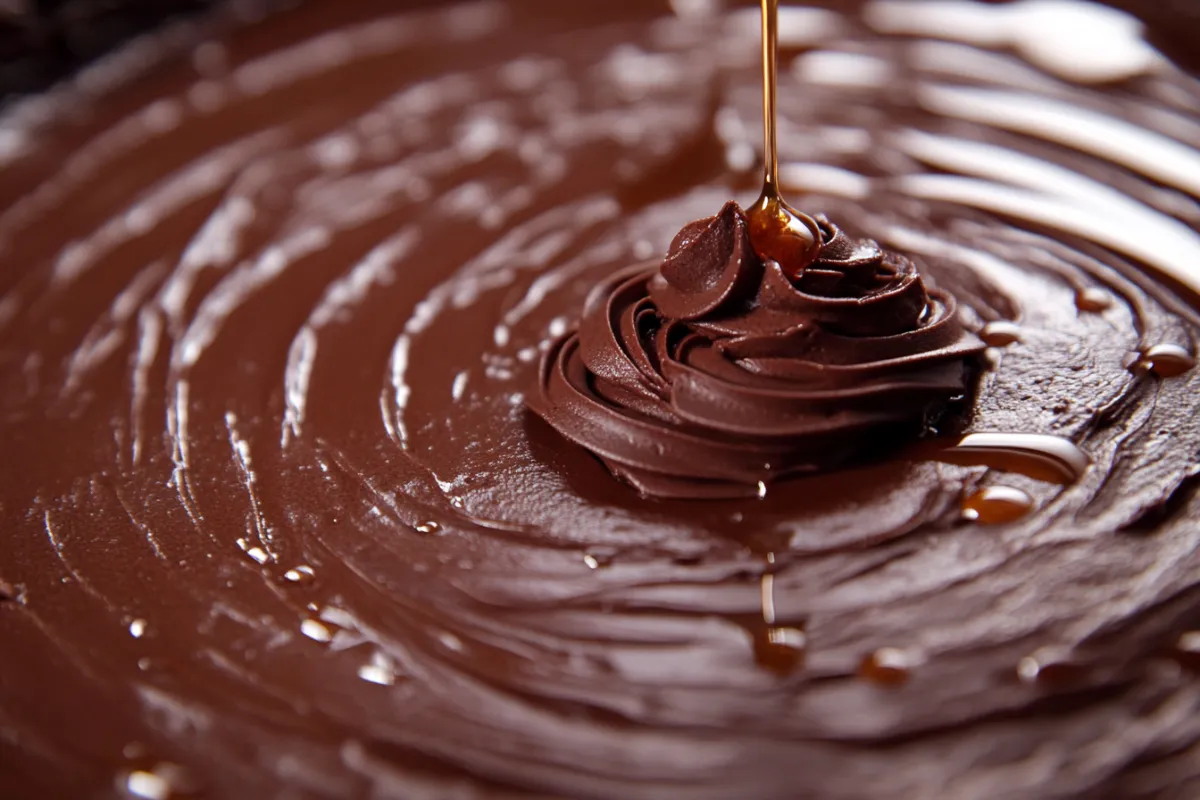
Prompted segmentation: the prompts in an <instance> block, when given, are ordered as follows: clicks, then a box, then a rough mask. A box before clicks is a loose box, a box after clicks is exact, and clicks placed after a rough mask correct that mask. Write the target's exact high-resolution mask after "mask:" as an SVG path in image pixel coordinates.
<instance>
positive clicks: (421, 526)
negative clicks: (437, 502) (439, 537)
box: [413, 520, 442, 535]
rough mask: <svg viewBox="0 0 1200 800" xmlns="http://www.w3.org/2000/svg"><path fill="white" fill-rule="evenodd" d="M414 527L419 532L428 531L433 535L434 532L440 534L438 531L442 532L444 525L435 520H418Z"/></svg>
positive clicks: (427, 532)
mask: <svg viewBox="0 0 1200 800" xmlns="http://www.w3.org/2000/svg"><path fill="white" fill-rule="evenodd" d="M413 527H414V528H415V529H416V531H417V533H426V534H431V535H432V534H438V533H441V532H442V526H441V525H439V524H438V523H437V522H434V521H433V520H427V521H425V522H418V523H417V524H416V525H414V526H413Z"/></svg>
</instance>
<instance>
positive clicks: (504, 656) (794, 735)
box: [0, 0, 1200, 800]
mask: <svg viewBox="0 0 1200 800" xmlns="http://www.w3.org/2000/svg"><path fill="white" fill-rule="evenodd" d="M1130 1H1131V0H1130ZM714 5H715V4H712V3H694V2H674V3H671V4H669V5H668V4H660V3H656V2H649V1H648V0H572V1H571V2H569V3H565V2H562V0H487V1H485V2H474V3H432V2H426V1H425V0H419V1H418V0H412V1H411V2H403V3H398V2H397V0H359V2H355V3H338V2H333V0H309V2H305V3H303V4H301V5H300V7H298V8H297V9H296V10H294V11H292V12H288V13H286V14H283V15H281V16H278V17H275V18H273V19H271V20H270V21H269V23H267V24H265V25H261V26H253V25H252V26H249V27H244V21H243V22H242V23H240V24H241V25H242V26H243V27H239V28H237V29H236V30H230V29H224V30H222V29H219V28H217V29H214V28H211V27H210V28H197V27H195V26H194V25H190V26H189V25H184V26H182V27H176V28H171V29H168V30H165V31H163V32H162V33H161V34H160V35H158V36H156V37H153V38H151V39H149V40H144V41H139V42H134V43H131V46H130V47H129V48H127V49H126V50H125V51H124V52H123V53H121V54H119V56H118V57H117V58H115V59H113V60H110V61H107V62H104V63H102V64H100V65H98V66H97V67H95V68H93V69H92V70H91V71H89V72H86V73H84V74H83V75H81V76H80V77H79V79H78V80H77V81H76V82H74V83H73V84H72V85H70V86H65V87H62V88H61V89H59V90H56V91H54V92H51V93H49V94H47V95H46V96H44V97H40V98H36V99H34V100H31V101H30V102H28V103H26V104H24V105H20V106H15V107H13V108H11V109H8V110H6V111H5V112H4V114H3V116H2V117H0V169H2V170H3V177H2V178H0V264H2V265H3V267H2V268H0V536H2V537H3V542H2V546H0V653H2V654H3V655H2V657H0V793H3V792H9V793H11V794H15V795H17V796H22V797H62V796H67V797H97V796H98V797H105V796H114V795H116V796H120V795H129V794H132V793H133V792H132V790H131V787H132V788H133V789H137V790H139V791H141V793H142V794H143V795H145V794H146V793H147V790H149V789H153V790H154V791H155V792H156V793H159V794H161V793H162V791H167V792H170V793H174V794H176V795H181V796H187V794H189V793H191V794H198V795H200V796H202V797H203V796H206V795H207V796H211V797H218V798H240V797H288V796H291V797H303V798H308V797H316V798H325V797H380V798H384V797H403V798H423V797H430V798H443V797H456V796H458V797H481V798H492V797H495V798H506V797H507V798H511V797H514V796H516V797H523V796H524V797H527V796H533V797H538V796H549V797H562V796H578V797H586V798H610V797H620V798H628V799H629V800H640V799H641V798H656V799H657V798H664V797H666V798H671V797H678V798H689V800H728V798H731V797H753V798H763V799H764V800H776V799H778V800H783V799H784V798H792V797H795V796H796V795H798V794H804V793H807V794H810V795H815V796H821V797H834V798H859V797H889V798H903V800H909V799H910V798H928V797H930V796H940V797H952V798H961V800H1027V799H1028V798H1031V797H1054V798H1094V797H1105V796H1108V797H1119V798H1162V797H1167V798H1172V800H1173V799H1174V798H1188V799H1189V800H1190V798H1194V797H1196V796H1197V794H1198V793H1200V789H1198V786H1200V783H1198V782H1200V770H1198V768H1197V764H1200V758H1198V754H1200V682H1198V681H1197V678H1196V672H1195V671H1194V669H1195V667H1194V665H1195V661H1194V656H1189V655H1188V647H1189V646H1190V644H1189V643H1191V642H1192V641H1193V639H1192V638H1188V637H1187V634H1188V633H1189V632H1193V631H1195V630H1198V629H1200V528H1198V527H1197V525H1196V524H1195V520H1196V519H1197V518H1198V517H1200V495H1198V493H1197V488H1198V486H1200V479H1198V478H1197V470H1196V463H1197V461H1196V453H1197V450H1198V448H1200V421H1198V420H1200V406H1198V404H1200V399H1198V398H1200V373H1198V372H1197V370H1195V369H1191V370H1185V371H1182V372H1181V373H1180V374H1178V375H1176V376H1174V377H1169V378H1165V377H1160V376H1159V375H1158V374H1157V373H1155V372H1154V371H1153V370H1143V369H1133V370H1131V369H1130V368H1129V367H1130V366H1131V365H1133V364H1135V363H1139V362H1141V361H1144V360H1145V355H1146V354H1148V353H1151V352H1168V353H1171V352H1174V353H1176V354H1178V353H1183V354H1184V355H1191V356H1193V357H1194V355H1195V353H1196V344H1197V338H1198V337H1200V315H1198V313H1197V311H1196V308H1197V304H1196V301H1195V299H1194V298H1195V294H1196V290H1197V289H1200V276H1198V275H1197V273H1196V267H1195V265H1196V264H1200V211H1198V208H1200V123H1197V116H1196V115H1197V110H1198V109H1200V85H1198V84H1197V82H1196V79H1195V77H1194V76H1193V75H1191V74H1189V73H1188V72H1187V71H1185V70H1184V69H1181V68H1179V67H1178V66H1176V65H1175V64H1174V63H1173V62H1171V61H1170V60H1168V59H1167V58H1165V57H1164V56H1163V54H1161V53H1159V52H1158V51H1157V50H1155V49H1154V47H1152V46H1151V45H1150V44H1148V43H1147V41H1146V39H1145V38H1144V37H1143V36H1142V35H1141V33H1140V32H1139V29H1138V26H1137V24H1136V22H1134V21H1132V20H1131V19H1130V18H1128V17H1124V16H1118V17H1117V18H1115V19H1114V18H1112V17H1111V16H1108V15H1105V14H1104V13H1103V9H1099V8H1098V7H1096V6H1094V5H1092V4H1089V3H1079V2H1075V3H1072V2H1066V3H1063V2H1056V3H1042V2H1032V1H1031V0H1026V2H1018V3H1012V4H993V3H988V4H979V3H973V2H971V3H967V2H953V0H950V1H949V2H947V0H941V1H940V2H930V3H924V2H918V3H914V2H904V3H898V2H894V1H893V2H879V1H878V0H876V1H874V2H866V3H859V2H857V0H856V1H855V2H845V3H840V2H836V1H835V0H831V1H830V2H828V3H826V4H825V5H826V6H827V7H826V8H813V7H807V8H799V7H787V8H785V9H783V13H782V19H781V54H782V57H783V62H782V64H783V73H782V74H781V81H780V94H779V97H780V104H781V109H780V110H781V115H782V129H781V136H780V145H781V183H782V186H783V189H784V190H785V191H786V193H787V195H788V196H789V197H792V198H795V199H796V200H797V202H798V204H800V205H803V207H804V208H806V209H812V210H813V211H814V212H815V211H821V212H823V213H825V214H826V215H827V217H828V218H829V219H830V220H835V221H837V222H838V223H839V224H843V225H845V226H846V228H847V230H850V231H853V233H854V234H855V236H863V237H869V238H871V239H873V240H874V241H877V242H878V243H879V244H880V246H881V247H882V248H883V249H884V250H886V251H891V252H896V253H904V254H907V255H909V256H910V257H912V258H913V259H914V260H919V263H920V268H921V275H922V276H923V279H924V280H927V281H928V282H929V286H931V287H932V286H936V287H938V289H939V290H940V291H944V292H947V293H948V294H950V295H953V296H954V297H955V298H957V300H958V314H959V316H960V318H961V319H962V324H963V325H964V327H966V328H967V329H968V330H970V331H976V330H978V331H980V332H981V333H982V332H983V331H985V330H986V329H987V326H988V325H993V326H994V325H995V324H996V323H1000V322H1004V323H1008V324H1010V325H1011V326H1013V327H1015V328H1016V331H1015V333H1014V334H1013V335H1012V336H1010V337H1009V339H1010V343H1009V344H1007V345H1006V346H1003V347H999V346H997V347H989V348H988V350H987V351H986V353H985V354H984V356H983V363H984V369H983V371H982V374H981V378H980V387H979V391H978V393H977V396H978V400H977V402H976V403H975V405H974V410H973V414H972V415H971V417H970V419H969V427H968V431H970V432H984V433H990V432H1012V431H1016V432H1024V433H1030V434H1053V435H1057V436H1061V437H1066V438H1068V439H1070V440H1071V441H1072V442H1074V443H1075V444H1076V445H1077V446H1078V447H1079V448H1081V449H1082V450H1084V451H1085V452H1086V454H1087V455H1088V457H1089V458H1090V462H1091V466H1090V467H1089V468H1087V469H1086V470H1084V471H1083V474H1082V475H1081V476H1080V477H1079V479H1078V480H1076V481H1073V482H1068V483H1067V484H1066V485H1060V484H1058V483H1054V482H1050V481H1042V480H1036V479H1035V478H1033V477H1029V476H1025V475H1022V474H1017V473H1014V472H1010V471H1003V470H989V469H985V468H982V467H978V466H970V465H967V466H962V465H951V464H941V463H936V462H924V461H922V462H899V461H892V460H888V459H885V460H882V461H879V462H875V463H871V464H868V465H864V466H861V467H854V468H849V469H846V470H843V471H839V472H835V473H822V474H817V475H812V476H797V477H796V478H794V479H792V480H790V481H788V482H786V483H779V484H777V485H775V486H772V487H770V490H769V491H768V492H767V495H766V497H764V498H762V499H758V498H754V499H749V500H747V499H741V498H736V499H729V500H712V501H708V502H703V503H701V502H694V501H690V500H686V499H683V500H672V499H655V498H641V497H639V496H638V494H637V492H634V491H632V490H630V489H629V487H628V486H625V485H623V484H621V483H620V482H619V481H617V480H614V479H613V477H612V476H611V475H610V474H609V472H608V471H607V470H606V469H605V467H604V466H603V465H602V464H600V463H599V462H597V460H596V459H595V458H593V457H592V456H591V455H589V454H588V453H587V452H586V451H585V450H584V449H583V448H579V447H574V446H570V445H569V444H568V443H565V442H564V441H563V440H562V438H561V436H559V435H558V434H557V433H556V432H555V431H554V430H553V429H550V428H548V427H547V426H546V425H545V424H544V423H542V422H541V421H540V420H539V419H537V418H536V417H535V416H534V415H531V414H530V413H529V412H528V410H527V409H526V408H525V401H526V399H527V398H526V397H525V396H524V395H525V393H526V391H527V389H528V387H529V386H531V385H535V384H536V381H537V374H538V364H539V359H540V356H541V354H542V352H543V351H544V350H545V349H548V348H549V347H550V346H551V344H552V342H554V341H556V340H558V338H560V337H561V336H562V335H563V334H565V333H567V332H568V330H569V328H570V326H571V324H572V323H573V320H576V319H578V318H579V314H580V311H581V310H582V309H583V308H584V307H585V304H586V297H587V295H588V293H589V292H590V291H591V290H592V289H593V287H595V286H596V285H598V284H600V283H602V282H604V281H606V280H608V279H609V278H610V277H611V276H612V275H613V274H614V273H615V272H617V271H619V270H621V269H623V268H625V267H627V266H628V265H631V264H639V263H645V262H647V260H650V259H656V258H657V257H659V256H661V255H662V254H663V253H665V252H667V250H668V247H669V245H670V242H671V240H672V237H673V236H674V235H675V234H676V233H677V232H678V231H679V230H680V229H681V228H682V227H683V226H684V225H686V224H687V223H688V222H689V221H690V220H694V219H698V218H701V217H704V216H707V215H710V214H712V213H713V211H714V210H715V209H719V208H720V207H721V205H722V204H723V203H724V202H726V201H727V200H729V199H730V198H731V197H734V198H738V199H739V200H741V201H743V203H745V202H749V201H751V200H753V198H754V196H755V195H756V194H757V192H758V190H759V188H760V181H759V176H758V174H757V169H756V168H755V165H756V163H757V158H756V157H755V156H754V149H753V148H754V146H755V144H756V143H757V141H758V139H759V135H758V134H759V130H758V120H759V116H760V111H761V108H760V105H759V95H760V92H759V89H760V84H759V70H758V67H759V62H758V49H757V48H758V21H757V11H756V9H750V10H749V11H747V10H745V9H730V10H728V11H725V10H721V9H716V10H713V9H714ZM1139 5H1141V6H1148V5H1154V6H1155V8H1156V9H1157V10H1158V11H1160V12H1161V13H1164V14H1165V13H1166V12H1165V11H1162V9H1165V8H1166V5H1164V4H1146V3H1141V4H1139ZM706 9H708V10H710V11H712V13H711V14H710V13H707V12H706ZM947 9H952V10H953V11H954V20H956V23H955V25H954V26H953V27H952V28H947V27H945V26H944V25H940V23H941V22H944V21H945V20H946V18H947V17H946V16H945V14H946V12H947ZM1064 15H1065V16H1064ZM1030 20H1032V21H1033V22H1034V23H1036V25H1035V24H1031V23H1030ZM1018 22H1019V23H1020V24H1018ZM939 25H940V26H939ZM1034 34H1036V35H1034ZM1079 42H1084V43H1086V46H1079V45H1078V43H1079ZM1097 52H1099V53H1103V54H1104V56H1105V57H1104V59H1102V63H1099V64H1092V65H1091V68H1090V69H1089V68H1088V67H1089V63H1088V61H1087V56H1088V55H1089V54H1093V53H1097ZM747 153H749V157H747ZM898 271H902V270H901V269H900V268H899V267H898ZM694 289H695V290H701V289H702V287H690V288H689V292H691V293H695V292H694V291H693V290H694ZM645 291H646V293H647V294H649V293H650V291H651V289H650V287H649V286H647V288H646V290H645ZM930 291H931V293H932V292H933V291H934V290H932V289H931V290H930ZM931 296H933V297H934V298H936V294H932V295H931ZM658 297H659V299H660V300H661V299H662V298H663V297H664V295H663V294H659V295H658ZM656 302H657V301H656ZM705 319H707V317H706V318H705ZM702 321H703V320H702ZM688 324H691V323H688ZM704 324H708V322H704ZM872 335H873V334H872ZM1166 346H1170V347H1171V348H1174V349H1170V350H1163V349H1162V348H1163V347H1166ZM1156 347H1159V348H1160V349H1159V350H1157V351H1156V350H1155V348H1156ZM993 487H994V488H996V489H1001V488H1005V489H1008V490H1015V491H1017V492H1019V493H1021V494H1022V495H1023V496H1025V497H1027V498H1028V500H1029V505H1030V509H1029V510H1028V512H1027V513H1025V514H1023V515H1021V516H1018V517H1016V518H1014V519H1012V520H1010V521H1009V522H1006V523H1004V524H997V525H993V526H982V525H978V524H966V523H964V521H963V519H962V507H963V501H964V498H965V497H969V496H973V495H975V494H976V493H977V492H979V491H981V490H984V489H987V488H993ZM1009 494H1010V495H1011V494H1012V492H1011V491H1010V493H1009ZM864 662H866V663H865V666H866V667H868V668H867V669H864ZM764 665H766V666H768V667H769V668H767V669H764ZM164 786H165V787H167V788H166V789H164V788H163V787H164ZM160 790H161V791H160Z"/></svg>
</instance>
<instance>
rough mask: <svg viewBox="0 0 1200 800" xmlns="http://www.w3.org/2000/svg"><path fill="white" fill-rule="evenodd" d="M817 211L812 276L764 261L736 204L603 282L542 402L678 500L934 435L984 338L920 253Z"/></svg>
mask: <svg viewBox="0 0 1200 800" xmlns="http://www.w3.org/2000/svg"><path fill="white" fill-rule="evenodd" d="M817 221H818V224H819V226H820V229H821V236H822V245H821V248H820V250H819V251H818V253H817V254H816V257H815V259H814V260H813V261H812V262H811V263H810V264H808V265H802V266H801V268H800V269H798V270H797V269H795V265H781V264H780V263H779V262H777V261H775V260H773V259H770V258H762V257H760V255H759V254H758V253H757V252H756V251H755V248H754V246H753V243H752V241H751V238H750V232H749V224H748V222H747V219H746V215H745V213H744V212H743V211H742V209H741V208H740V207H738V205H737V204H736V203H733V202H730V203H727V204H726V205H725V206H724V208H722V209H721V211H720V212H719V213H718V214H717V215H716V216H714V217H710V218H708V219H702V220H698V221H696V222H692V223H690V224H688V225H686V226H684V228H683V229H682V230H681V231H680V232H679V233H678V234H677V235H676V237H675V239H674V241H673V242H672V243H671V247H670V249H669V251H668V253H667V256H666V258H665V259H664V260H663V261H662V263H661V265H656V264H646V263H643V264H638V265H635V266H633V267H630V268H628V269H625V270H622V271H619V272H617V273H615V274H614V275H612V276H611V277H610V278H609V279H608V280H606V281H605V282H603V283H601V284H600V285H599V286H597V287H596V288H595V289H594V290H593V291H592V293H591V295H590V296H589V298H588V301H587V303H586V305H585V308H584V311H583V315H582V318H581V320H580V323H579V326H578V329H577V330H576V331H574V332H570V333H568V334H567V335H566V336H565V337H563V338H562V339H560V340H559V341H557V342H556V343H554V344H553V346H551V347H550V348H549V350H548V351H547V353H546V355H545V356H544V358H543V361H542V366H541V370H540V373H539V385H538V387H537V391H536V392H534V393H533V396H532V397H530V398H529V400H528V402H529V404H530V406H531V408H532V409H533V410H534V411H535V412H536V413H537V414H539V415H540V416H541V417H542V418H544V419H545V420H546V421H547V422H548V423H549V424H550V425H552V426H553V427H554V428H556V429H557V430H558V431H559V432H560V433H561V434H562V435H563V436H565V437H566V438H568V439H570V440H572V441H574V442H576V443H577V444H580V445H582V446H584V447H586V448H587V449H588V450H590V451H591V452H593V453H594V454H595V455H597V456H599V457H600V459H601V460H603V461H604V462H605V464H606V465H607V466H608V467H609V469H610V470H611V471H612V472H613V473H614V474H616V475H617V476H618V477H620V478H622V479H624V480H626V481H628V482H629V483H631V484H632V485H633V486H635V487H636V488H638V489H639V490H640V491H642V492H643V493H645V494H650V495H657V496H670V497H718V496H736V495H741V494H753V493H754V492H761V491H762V485H765V484H766V483H768V482H770V481H772V480H778V479H780V478H783V477H786V476H789V475H794V474H798V473H804V472H814V471H819V470H824V469H829V468H833V467H836V466H839V465H841V464H844V463H846V462H848V461H851V460H853V459H856V458H860V457H863V456H865V455H867V454H868V453H869V452H870V451H872V450H876V449H879V448H881V447H886V445H887V444H889V443H891V442H893V441H895V440H896V439H897V438H898V437H903V436H914V435H917V434H919V433H920V432H922V430H923V429H924V428H925V427H927V426H929V425H930V424H932V423H933V422H935V421H936V419H937V418H938V417H939V416H940V415H941V413H942V411H944V410H945V408H946V407H947V405H948V404H950V403H951V402H953V401H956V400H958V399H960V398H962V397H963V396H964V395H965V394H966V393H967V392H968V389H969V381H970V379H971V374H972V370H971V367H970V364H971V361H972V359H973V357H974V356H976V355H977V354H978V353H980V352H981V351H982V350H983V349H984V344H983V342H981V341H980V340H979V339H978V338H976V337H975V336H974V334H972V333H970V332H969V331H967V330H966V329H965V328H964V327H963V325H962V323H961V321H960V320H959V317H958V313H957V306H956V302H955V299H954V297H953V296H952V295H951V294H949V293H947V292H944V291H942V290H939V289H937V288H936V287H933V286H927V285H926V283H925V281H924V280H923V279H922V277H921V275H920V274H919V272H918V270H917V267H916V265H915V264H914V263H913V262H912V260H910V259H909V258H907V257H905V256H903V255H900V254H898V253H892V252H886V251H884V250H883V249H882V248H880V247H879V245H877V244H876V243H875V242H873V241H870V240H856V239H853V238H851V237H849V236H847V235H846V233H845V232H844V231H842V230H841V229H840V228H839V227H837V226H836V225H834V224H833V223H831V222H830V221H829V220H827V219H825V218H823V217H819V218H818V220H817ZM788 272H792V273H793V274H795V275H796V277H795V278H794V279H790V278H789V277H788Z"/></svg>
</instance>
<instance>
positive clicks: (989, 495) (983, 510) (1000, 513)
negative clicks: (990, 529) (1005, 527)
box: [962, 486, 1033, 525]
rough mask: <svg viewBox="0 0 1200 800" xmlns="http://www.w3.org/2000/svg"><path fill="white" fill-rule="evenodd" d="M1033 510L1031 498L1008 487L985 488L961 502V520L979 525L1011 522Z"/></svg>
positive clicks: (1018, 490)
mask: <svg viewBox="0 0 1200 800" xmlns="http://www.w3.org/2000/svg"><path fill="white" fill-rule="evenodd" d="M1032 510H1033V498H1032V497H1030V496H1029V495H1028V494H1026V493H1025V492H1023V491H1021V490H1020V489H1013V488H1012V487H1010V486H985V487H984V488H982V489H980V490H979V491H977V492H975V493H974V494H973V495H971V496H970V497H968V498H967V499H966V500H964V501H963V507H962V515H963V519H965V520H969V521H971V522H977V523H979V524H980V525H1000V524H1003V523H1005V522H1013V521H1015V520H1018V519H1020V518H1021V517H1023V516H1025V515H1026V514H1028V513H1029V512H1030V511H1032Z"/></svg>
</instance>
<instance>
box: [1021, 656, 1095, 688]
mask: <svg viewBox="0 0 1200 800" xmlns="http://www.w3.org/2000/svg"><path fill="white" fill-rule="evenodd" d="M1083 673H1084V666H1083V665H1082V664H1080V663H1079V662H1078V661H1077V660H1075V659H1074V658H1072V656H1071V654H1070V652H1069V651H1067V650H1064V649H1062V648H1058V647H1042V648H1040V649H1038V650H1036V651H1035V652H1033V653H1032V654H1030V655H1027V656H1025V657H1024V658H1022V659H1021V660H1020V661H1019V662H1017V677H1018V678H1020V679H1021V680H1022V682H1024V683H1038V684H1045V685H1048V686H1062V685H1064V684H1069V683H1075V682H1076V681H1078V680H1079V679H1080V678H1082V677H1083Z"/></svg>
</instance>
